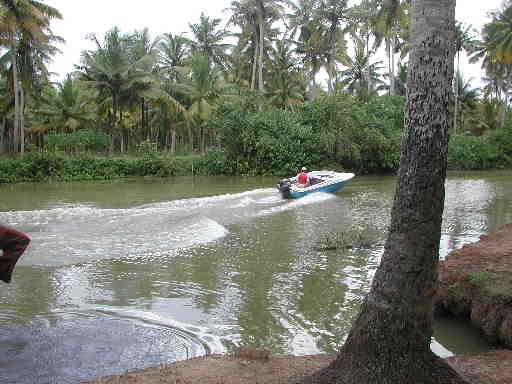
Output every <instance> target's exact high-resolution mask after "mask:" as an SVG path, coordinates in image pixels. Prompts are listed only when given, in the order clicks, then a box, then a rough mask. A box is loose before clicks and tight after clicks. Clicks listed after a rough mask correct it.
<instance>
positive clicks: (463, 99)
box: [453, 72, 480, 132]
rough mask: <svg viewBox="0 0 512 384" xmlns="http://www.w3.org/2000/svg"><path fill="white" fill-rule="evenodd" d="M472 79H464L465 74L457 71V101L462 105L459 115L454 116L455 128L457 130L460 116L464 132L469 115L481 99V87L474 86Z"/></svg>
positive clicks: (458, 111)
mask: <svg viewBox="0 0 512 384" xmlns="http://www.w3.org/2000/svg"><path fill="white" fill-rule="evenodd" d="M471 80H472V79H469V80H466V79H464V76H463V75H462V73H460V72H456V76H455V81H454V83H457V90H458V92H457V94H456V97H457V100H456V103H457V104H458V105H459V106H460V108H459V109H458V110H457V113H458V114H459V116H454V124H453V129H454V130H455V119H456V118H458V120H459V121H460V123H461V124H460V128H461V132H464V128H465V127H464V126H465V122H466V120H467V117H468V116H470V115H471V114H472V112H473V111H475V110H476V108H477V104H478V101H479V95H480V88H473V87H472V85H471Z"/></svg>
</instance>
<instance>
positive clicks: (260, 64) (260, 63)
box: [258, 22, 264, 93]
mask: <svg viewBox="0 0 512 384" xmlns="http://www.w3.org/2000/svg"><path fill="white" fill-rule="evenodd" d="M263 28H264V27H263V22H260V44H259V45H260V56H259V58H258V90H259V91H260V92H261V93H263V51H264V49H263V45H264V43H263V39H264V36H263Z"/></svg>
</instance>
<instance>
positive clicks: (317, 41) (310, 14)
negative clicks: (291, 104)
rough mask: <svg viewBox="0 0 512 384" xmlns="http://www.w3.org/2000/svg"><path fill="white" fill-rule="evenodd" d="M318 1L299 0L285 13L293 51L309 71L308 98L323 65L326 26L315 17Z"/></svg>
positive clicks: (311, 95) (311, 96) (310, 96)
mask: <svg viewBox="0 0 512 384" xmlns="http://www.w3.org/2000/svg"><path fill="white" fill-rule="evenodd" d="M319 3H320V1H319V0H299V2H298V3H297V4H295V3H291V4H290V7H291V11H292V12H291V13H289V14H287V21H288V28H289V33H290V38H291V39H293V40H294V41H295V43H296V45H297V47H296V49H295V52H296V53H297V54H298V55H299V56H301V57H302V63H303V65H304V68H305V69H306V70H307V72H308V73H309V82H308V83H309V84H308V90H307V95H306V96H307V98H308V99H310V100H311V99H312V98H313V93H314V90H315V87H316V75H317V73H318V72H319V71H320V69H321V68H322V66H324V62H323V59H324V57H325V55H324V53H325V52H323V51H322V43H323V40H322V37H323V36H324V35H325V32H326V27H325V26H324V25H323V24H322V23H320V22H319V20H318V18H317V10H318V6H319ZM329 76H330V75H329Z"/></svg>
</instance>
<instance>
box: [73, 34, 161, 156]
mask: <svg viewBox="0 0 512 384" xmlns="http://www.w3.org/2000/svg"><path fill="white" fill-rule="evenodd" d="M90 39H91V40H92V41H93V42H94V43H95V45H96V50H94V51H84V52H82V65H81V66H80V67H79V69H80V77H79V78H80V80H82V81H83V82H84V83H85V84H86V85H87V86H89V87H91V88H93V89H96V90H97V91H98V98H99V101H100V102H101V103H104V102H106V103H108V104H109V106H110V112H109V129H108V130H109V134H110V136H111V139H112V141H111V145H110V151H113V149H114V147H113V146H114V142H113V139H114V135H115V133H116V131H117V128H118V125H119V123H120V122H121V121H122V117H123V116H122V112H123V108H124V107H125V106H126V105H128V104H130V103H133V102H134V101H135V99H136V98H137V97H140V96H142V95H145V96H149V94H150V93H151V92H152V91H156V89H157V85H156V83H155V79H154V77H153V76H152V74H151V73H148V71H147V68H148V67H151V65H152V63H153V62H154V60H155V58H154V57H153V56H150V55H146V56H143V57H141V58H139V59H137V60H135V61H132V60H131V59H132V58H133V57H132V56H130V51H129V48H130V36H129V35H122V34H121V32H120V31H119V29H118V28H113V29H112V30H110V31H108V32H107V33H106V34H105V38H104V43H103V44H102V43H101V42H100V41H99V40H98V39H97V38H96V36H95V35H91V36H90Z"/></svg>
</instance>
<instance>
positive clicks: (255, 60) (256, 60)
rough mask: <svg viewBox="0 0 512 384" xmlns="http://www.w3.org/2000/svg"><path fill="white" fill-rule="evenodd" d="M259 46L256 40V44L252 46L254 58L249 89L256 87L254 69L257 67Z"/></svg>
mask: <svg viewBox="0 0 512 384" xmlns="http://www.w3.org/2000/svg"><path fill="white" fill-rule="evenodd" d="M259 46H260V45H259V43H258V42H257V41H256V46H255V48H254V58H253V61H252V73H251V89H256V69H257V68H258V53H259Z"/></svg>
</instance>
